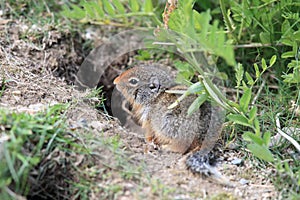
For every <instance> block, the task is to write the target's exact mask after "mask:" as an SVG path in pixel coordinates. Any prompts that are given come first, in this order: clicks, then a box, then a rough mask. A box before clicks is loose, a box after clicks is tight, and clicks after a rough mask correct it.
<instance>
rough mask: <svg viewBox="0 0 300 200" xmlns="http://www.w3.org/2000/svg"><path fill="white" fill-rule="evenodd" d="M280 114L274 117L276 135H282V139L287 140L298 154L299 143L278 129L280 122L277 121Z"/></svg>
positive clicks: (299, 149)
mask: <svg viewBox="0 0 300 200" xmlns="http://www.w3.org/2000/svg"><path fill="white" fill-rule="evenodd" d="M280 114H281V113H278V114H277V115H276V117H275V118H276V128H277V131H278V133H279V134H280V135H282V137H284V138H285V139H287V140H288V141H289V142H290V143H292V144H293V145H294V146H295V147H296V149H297V150H298V151H299V153H300V145H299V143H298V142H297V141H296V140H294V138H292V137H291V136H289V135H288V134H286V133H285V132H283V131H282V130H281V129H280V121H279V115H280Z"/></svg>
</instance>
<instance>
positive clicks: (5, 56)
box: [0, 19, 278, 199]
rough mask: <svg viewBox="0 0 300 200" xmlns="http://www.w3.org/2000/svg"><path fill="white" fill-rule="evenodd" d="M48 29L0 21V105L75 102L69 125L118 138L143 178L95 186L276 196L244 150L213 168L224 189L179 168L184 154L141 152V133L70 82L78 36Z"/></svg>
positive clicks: (179, 194) (123, 195) (127, 191)
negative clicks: (1, 86) (0, 85)
mask: <svg viewBox="0 0 300 200" xmlns="http://www.w3.org/2000/svg"><path fill="white" fill-rule="evenodd" d="M39 28H41V29H46V31H47V32H49V34H45V35H43V34H40V35H37V34H36V30H37V29H39ZM51 29H52V28H51V27H48V29H47V27H28V25H26V24H24V23H23V22H20V21H10V20H4V19H0V66H1V70H0V73H1V79H3V78H5V80H7V84H6V89H5V90H4V93H3V95H2V97H1V98H0V107H3V108H8V109H10V110H15V111H19V112H23V111H24V112H28V113H35V112H37V111H39V110H41V109H43V108H44V107H46V106H48V105H53V104H56V103H66V102H72V101H74V100H76V101H79V102H80V103H78V104H76V106H74V107H71V109H70V111H69V112H68V123H69V125H70V126H72V127H78V126H81V124H82V123H83V121H84V123H85V124H87V127H89V129H90V130H91V131H92V132H93V134H94V136H95V138H101V137H103V138H110V137H114V136H118V137H120V140H121V142H122V151H124V152H125V153H126V155H128V158H129V161H130V163H131V164H133V165H135V166H136V167H139V166H141V167H142V169H141V171H140V172H139V174H138V176H140V177H141V178H142V180H143V181H144V182H143V181H142V182H139V183H138V184H137V182H136V181H134V179H132V180H127V179H123V178H120V177H119V176H111V178H110V179H109V180H105V181H103V180H102V179H100V178H99V180H97V179H95V180H94V181H95V182H97V184H98V185H101V184H102V185H106V184H110V185H112V184H114V183H115V184H118V185H121V186H122V187H123V188H122V189H121V191H118V195H117V196H116V197H115V198H116V199H143V198H146V199H161V198H164V199H276V198H277V196H278V194H277V192H276V190H275V188H274V186H273V185H272V183H271V181H270V179H269V177H268V176H269V175H270V174H271V173H272V172H271V171H268V170H266V169H261V170H258V168H257V167H255V166H254V165H255V161H249V160H244V159H243V158H244V157H245V155H244V153H243V152H239V151H237V150H234V149H229V148H226V149H224V150H223V154H222V156H221V159H220V160H221V161H220V162H219V163H218V169H219V170H220V171H221V172H222V173H223V174H224V175H225V176H227V177H228V178H229V179H230V181H231V182H232V183H234V184H235V186H234V187H227V186H222V185H220V184H217V183H215V182H213V181H210V180H208V179H207V178H205V177H202V176H199V175H197V174H192V173H191V172H189V171H188V170H187V169H186V168H185V166H184V156H182V155H180V154H176V153H170V152H164V151H157V150H153V151H146V150H145V149H146V148H147V144H146V143H145V140H144V138H143V135H142V134H139V133H134V132H130V131H128V130H126V129H125V128H124V127H122V126H120V123H119V122H118V120H117V119H114V118H110V117H108V116H107V115H106V114H104V113H101V112H99V111H98V110H96V109H95V108H94V107H93V106H91V104H90V102H86V101H84V100H83V99H84V97H85V96H86V94H87V93H88V92H89V91H85V92H82V91H78V90H76V89H75V88H74V87H73V86H72V85H70V84H69V83H71V82H72V80H74V77H72V75H74V74H75V72H76V71H77V70H78V67H79V66H80V64H81V62H82V61H83V59H84V56H85V55H84V53H83V52H82V51H81V49H80V48H78V46H79V47H80V44H78V43H80V40H77V41H76V42H74V41H73V40H72V39H71V36H70V33H68V32H60V31H58V30H55V29H54V30H51ZM24 34H26V35H27V36H26V37H24ZM95 101H96V100H95ZM224 134H228V133H224ZM99 153H100V154H101V155H102V156H103V159H104V161H105V162H110V161H111V159H112V158H113V157H114V156H113V155H110V151H106V150H105V149H101V147H100V146H99ZM239 159H241V161H240V160H239ZM104 161H103V160H101V159H99V160H98V161H97V162H98V164H99V165H100V163H103V162H104ZM111 162H114V161H111ZM96 165H97V163H96ZM108 182H109V183H108ZM149 183H150V184H149ZM161 184H162V185H163V186H161ZM159 187H163V189H161V188H159ZM158 191H160V192H158ZM161 192H162V193H164V192H165V193H164V194H161ZM90 198H91V199H99V198H100V199H101V197H99V196H97V192H95V193H93V192H92V193H91V196H90Z"/></svg>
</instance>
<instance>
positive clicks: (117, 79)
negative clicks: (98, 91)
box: [114, 76, 120, 85]
mask: <svg viewBox="0 0 300 200" xmlns="http://www.w3.org/2000/svg"><path fill="white" fill-rule="evenodd" d="M119 82H120V76H118V77H117V78H115V80H114V84H115V85H116V84H118V83H119Z"/></svg>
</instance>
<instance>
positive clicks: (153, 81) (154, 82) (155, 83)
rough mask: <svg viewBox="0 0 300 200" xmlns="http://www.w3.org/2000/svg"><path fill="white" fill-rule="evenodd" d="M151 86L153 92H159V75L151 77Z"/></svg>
mask: <svg viewBox="0 0 300 200" xmlns="http://www.w3.org/2000/svg"><path fill="white" fill-rule="evenodd" d="M149 88H150V89H151V91H153V92H158V90H159V88H160V82H159V79H158V77H157V76H152V77H151V78H150V84H149Z"/></svg>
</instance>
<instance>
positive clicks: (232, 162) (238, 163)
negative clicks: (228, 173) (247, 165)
mask: <svg viewBox="0 0 300 200" xmlns="http://www.w3.org/2000/svg"><path fill="white" fill-rule="evenodd" d="M242 161H243V160H242V159H240V158H235V159H233V160H232V161H231V162H230V163H231V164H233V165H240V164H241V163H242Z"/></svg>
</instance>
